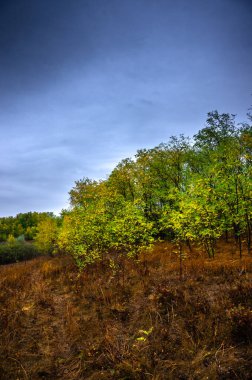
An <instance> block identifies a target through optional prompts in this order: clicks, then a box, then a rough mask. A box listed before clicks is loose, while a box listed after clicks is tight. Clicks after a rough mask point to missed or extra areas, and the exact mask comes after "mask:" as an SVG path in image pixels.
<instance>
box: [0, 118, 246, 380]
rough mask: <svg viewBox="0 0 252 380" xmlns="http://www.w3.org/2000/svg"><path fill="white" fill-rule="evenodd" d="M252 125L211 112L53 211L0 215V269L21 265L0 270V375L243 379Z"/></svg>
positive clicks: (80, 183)
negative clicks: (194, 129) (197, 126)
mask: <svg viewBox="0 0 252 380" xmlns="http://www.w3.org/2000/svg"><path fill="white" fill-rule="evenodd" d="M251 122H252V115H251V114H248V122H247V123H242V124H239V123H237V122H236V120H235V115H232V114H226V113H223V114H220V113H218V112H217V111H213V112H210V113H208V116H207V120H206V124H205V126H204V127H203V128H202V129H201V130H199V132H198V133H197V134H195V135H194V136H193V138H189V137H186V136H184V135H179V136H171V137H170V139H169V141H168V142H166V143H161V144H160V145H158V146H156V147H154V148H149V149H141V150H138V151H137V153H136V155H135V156H134V158H125V159H123V160H122V161H121V162H119V163H118V164H117V166H116V167H115V168H114V169H113V170H112V172H111V174H110V175H108V177H107V178H106V179H104V180H92V179H89V178H86V177H84V178H83V179H80V180H77V181H76V182H75V185H74V187H73V188H72V189H71V190H70V192H69V202H70V206H69V208H68V209H66V210H62V212H61V215H60V216H55V215H54V214H53V213H50V212H47V213H37V212H30V213H26V214H18V215H17V216H16V217H5V218H0V240H1V243H0V263H1V264H8V263H15V262H18V261H23V260H25V262H24V263H18V264H13V265H2V267H1V268H0V273H1V288H0V289H1V291H0V300H1V302H2V304H3V306H4V307H5V309H2V311H1V314H0V320H1V321H2V327H1V330H0V332H1V336H2V343H1V347H0V358H1V363H2V364H0V375H1V376H2V377H1V378H3V379H12V378H13V379H14V378H15V379H16V378H18V379H52V380H53V379H54V380H55V379H76V380H77V379H90V380H91V379H92V380H94V379H121V380H123V379H124V380H126V379H129V380H130V379H139V380H140V379H155V380H160V379H161V380H162V379H164V380H165V379H223V380H224V379H250V378H251V377H250V376H251V368H252V362H251V357H252V355H251V354H252V351H251V342H252V287H251V284H252V283H251V281H252V245H251V244H252V243H251V229H252V166H251V163H252V126H251ZM18 252H19V253H18ZM20 252H21V253H20ZM35 257H36V258H35ZM31 258H35V259H34V260H30V261H29V262H28V261H27V262H26V260H27V259H31ZM28 274H29V275H28ZM17 286H18V290H17ZM13 315H15V317H14V318H13ZM27 327H28V329H29V332H30V335H29V334H27ZM13 331H16V333H15V334H13Z"/></svg>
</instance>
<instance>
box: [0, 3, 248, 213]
mask: <svg viewBox="0 0 252 380" xmlns="http://www.w3.org/2000/svg"><path fill="white" fill-rule="evenodd" d="M251 19H252V2H251V0H204V1H202V0H190V1H189V0H177V1H174V0H74V1H70V0H43V1H40V0H1V1H0V132H1V149H0V216H7V215H15V214H16V213H19V212H27V211H45V210H46V211H59V210H61V209H62V208H65V207H66V206H67V202H68V191H69V190H70V189H71V188H72V187H73V185H74V181H75V180H78V179H80V178H82V177H90V178H93V179H99V178H106V175H108V174H109V173H110V171H111V169H112V168H113V167H114V166H115V165H116V164H117V163H118V162H119V161H120V160H121V159H123V158H126V157H129V156H133V155H134V153H135V152H136V150H137V149H139V148H143V147H146V148H147V147H153V146H155V145H157V144H159V143H160V142H165V141H167V140H168V139H169V137H170V136H171V135H174V134H175V135H177V134H180V133H184V134H186V135H189V136H192V135H193V134H194V133H196V132H197V131H198V130H199V129H200V128H202V127H203V126H204V121H205V120H206V114H207V112H209V111H212V110H215V109H217V110H218V111H219V112H230V113H235V114H237V115H238V116H237V118H238V120H239V121H244V120H246V112H247V110H248V108H249V107H250V106H251V104H252V100H251V99H252V98H251V93H252V28H251Z"/></svg>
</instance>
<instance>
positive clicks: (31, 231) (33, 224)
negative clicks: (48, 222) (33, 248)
mask: <svg viewBox="0 0 252 380" xmlns="http://www.w3.org/2000/svg"><path fill="white" fill-rule="evenodd" d="M53 217H54V215H53V213H52V212H27V213H20V214H17V215H16V216H9V217H2V218H0V242H6V241H7V240H8V238H9V237H10V236H13V237H15V238H19V239H20V240H23V239H25V240H33V239H34V238H35V236H36V233H37V227H38V224H39V223H40V222H41V221H42V220H44V219H47V218H53Z"/></svg>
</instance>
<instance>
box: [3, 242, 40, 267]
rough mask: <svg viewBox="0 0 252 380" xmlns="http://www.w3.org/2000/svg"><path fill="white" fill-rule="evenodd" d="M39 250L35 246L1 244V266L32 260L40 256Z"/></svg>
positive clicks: (15, 243) (21, 243)
mask: <svg viewBox="0 0 252 380" xmlns="http://www.w3.org/2000/svg"><path fill="white" fill-rule="evenodd" d="M38 254H39V253H38V250H37V249H36V247H35V246H34V245H33V244H30V243H24V242H18V241H12V242H11V243H1V244H0V265H2V264H11V263H16V262H18V261H23V260H30V259H32V258H34V257H36V256H38Z"/></svg>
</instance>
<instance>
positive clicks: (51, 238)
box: [35, 217, 58, 255]
mask: <svg viewBox="0 0 252 380" xmlns="http://www.w3.org/2000/svg"><path fill="white" fill-rule="evenodd" d="M37 231H38V232H37V234H36V236H35V245H36V247H37V249H38V250H39V252H41V253H43V254H50V255H51V254H53V253H55V250H56V247H57V237H58V226H57V220H56V219H55V218H49V217H48V218H46V219H44V220H41V221H40V222H39V223H38V226H37Z"/></svg>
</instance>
